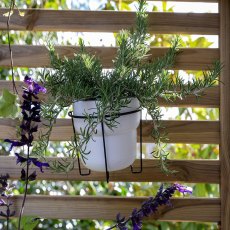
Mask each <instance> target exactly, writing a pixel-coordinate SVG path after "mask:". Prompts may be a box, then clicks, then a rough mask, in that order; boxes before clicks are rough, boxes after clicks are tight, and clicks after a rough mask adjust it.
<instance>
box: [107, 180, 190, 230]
mask: <svg viewBox="0 0 230 230" xmlns="http://www.w3.org/2000/svg"><path fill="white" fill-rule="evenodd" d="M175 191H179V192H181V193H183V194H192V188H190V187H186V186H183V185H180V184H177V183H175V184H173V185H172V186H170V187H168V188H166V189H165V190H164V189H163V185H161V186H160V188H159V190H158V192H157V194H156V196H155V197H154V198H153V197H149V198H148V200H146V201H145V202H143V203H142V206H141V209H139V210H137V209H134V210H133V212H132V214H131V216H130V217H129V218H128V219H127V220H125V218H122V219H121V218H120V214H118V215H117V224H116V225H114V226H112V227H110V228H109V229H114V228H116V227H117V228H119V229H121V230H123V229H124V230H126V229H127V227H126V224H127V223H128V221H130V220H131V221H132V226H133V230H141V229H142V219H143V217H148V216H150V215H151V214H154V213H155V212H156V211H157V210H158V208H159V206H161V205H170V206H171V202H170V198H171V197H172V196H173V194H174V193H175Z"/></svg>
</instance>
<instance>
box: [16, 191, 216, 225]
mask: <svg viewBox="0 0 230 230" xmlns="http://www.w3.org/2000/svg"><path fill="white" fill-rule="evenodd" d="M146 199H147V197H112V196H103V197H101V196H84V197H82V196H42V195H41V196H37V195H33V196H32V195H30V196H27V202H26V205H25V209H24V215H25V216H27V215H32V216H39V217H41V218H48V219H58V218H59V219H93V220H95V219H98V220H114V219H115V218H116V215H117V213H119V212H120V213H121V215H122V216H126V217H127V216H129V215H130V214H131V212H132V210H133V209H134V208H138V207H140V206H141V204H142V202H144V201H145V200H146ZM21 201H22V197H21V196H15V197H14V200H13V202H14V204H15V210H16V216H18V213H19V209H20V206H21ZM172 204H173V208H172V207H170V206H164V207H161V208H160V209H159V210H158V211H157V213H156V214H155V215H153V216H151V217H150V218H149V220H155V219H159V220H168V221H171V220H176V221H204V222H217V221H219V220H220V199H218V198H212V199H205V198H203V199H202V198H177V199H176V198H173V199H172Z"/></svg>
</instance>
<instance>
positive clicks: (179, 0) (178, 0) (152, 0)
mask: <svg viewBox="0 0 230 230" xmlns="http://www.w3.org/2000/svg"><path fill="white" fill-rule="evenodd" d="M115 1H116V2H118V1H119V0H115ZM123 1H124V0H123ZM133 1H135V0H125V1H124V2H133ZM147 1H148V2H155V1H158V2H159V0H147ZM165 1H166V2H171V1H173V2H204V3H205V2H206V3H209V2H210V3H212V2H213V3H214V2H219V0H165Z"/></svg>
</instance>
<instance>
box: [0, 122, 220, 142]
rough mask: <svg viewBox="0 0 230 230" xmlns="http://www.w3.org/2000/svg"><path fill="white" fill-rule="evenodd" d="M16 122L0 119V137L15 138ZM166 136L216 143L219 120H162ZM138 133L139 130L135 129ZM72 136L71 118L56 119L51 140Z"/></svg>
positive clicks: (147, 128)
mask: <svg viewBox="0 0 230 230" xmlns="http://www.w3.org/2000/svg"><path fill="white" fill-rule="evenodd" d="M15 125H16V122H15V121H13V120H11V119H0V130H1V132H0V139H5V138H16V135H15ZM162 126H163V127H165V131H164V132H167V134H168V135H167V137H168V138H169V141H168V142H170V143H197V144H218V143H219V122H218V121H173V120H168V121H163V122H162ZM137 132H138V134H139V131H137ZM151 132H152V124H151V122H150V121H143V133H142V137H143V142H146V143H152V142H153V138H152V137H151ZM72 136H73V128H72V124H71V119H58V120H57V123H56V125H55V126H54V128H53V131H52V134H51V137H50V139H51V140H53V141H69V140H71V137H72Z"/></svg>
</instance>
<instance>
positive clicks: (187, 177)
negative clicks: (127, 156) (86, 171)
mask: <svg viewBox="0 0 230 230" xmlns="http://www.w3.org/2000/svg"><path fill="white" fill-rule="evenodd" d="M57 159H58V158H47V161H48V162H49V163H51V162H53V161H55V160H57ZM59 160H61V159H60V158H59ZM133 166H134V168H138V167H139V166H140V161H139V160H136V161H135V163H134V164H133ZM168 166H169V168H170V169H172V170H176V171H177V173H175V174H169V175H166V174H164V173H162V171H161V169H160V167H159V161H158V160H152V159H148V160H147V159H145V160H143V171H142V173H138V174H132V173H131V170H130V168H126V169H123V170H120V171H116V172H110V181H124V182H157V181H159V182H175V181H177V182H179V181H180V182H189V183H216V184H219V183H220V162H219V161H218V160H169V161H168ZM33 170H34V168H31V171H33ZM20 171H21V166H19V165H16V159H15V157H6V156H0V175H3V174H6V173H9V175H10V177H11V179H16V180H19V179H20V175H21V173H20ZM36 171H37V174H38V176H37V179H38V180H52V181H54V180H55V181H66V180H68V181H70V180H71V181H82V180H84V181H105V173H101V172H94V171H93V172H91V174H90V175H89V176H84V177H82V176H80V174H79V169H78V165H77V163H76V164H75V167H74V169H73V170H72V171H71V172H69V173H68V174H66V173H54V172H53V171H51V170H50V169H48V168H47V169H45V173H41V172H39V170H36Z"/></svg>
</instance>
